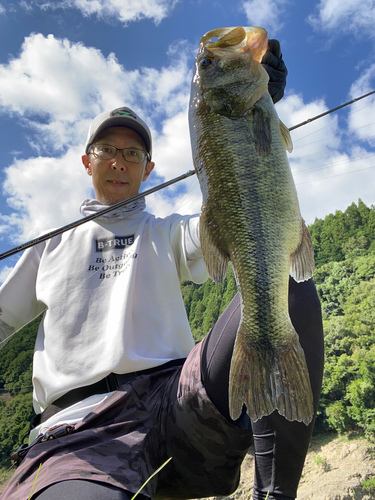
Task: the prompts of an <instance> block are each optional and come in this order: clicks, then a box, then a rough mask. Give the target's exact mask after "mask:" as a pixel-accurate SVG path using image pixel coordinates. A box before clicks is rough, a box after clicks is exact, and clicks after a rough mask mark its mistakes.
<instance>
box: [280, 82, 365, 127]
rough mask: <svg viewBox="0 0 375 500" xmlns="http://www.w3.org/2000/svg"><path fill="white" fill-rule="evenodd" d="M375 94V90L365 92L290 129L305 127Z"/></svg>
mask: <svg viewBox="0 0 375 500" xmlns="http://www.w3.org/2000/svg"><path fill="white" fill-rule="evenodd" d="M372 94H375V90H372V91H371V92H369V93H368V94H364V95H362V96H360V97H356V98H355V99H352V100H351V101H349V102H346V103H345V104H341V106H337V107H336V108H333V109H330V110H329V111H326V112H324V113H321V114H320V115H317V116H314V117H313V118H309V119H308V120H305V121H304V122H302V123H299V124H298V125H294V126H293V127H290V129H289V131H292V130H295V129H296V128H299V127H303V125H307V124H308V123H311V122H313V121H314V120H317V119H318V118H322V117H323V116H326V115H329V114H331V113H333V112H334V111H337V110H339V109H341V108H344V107H345V106H349V104H353V103H354V102H357V101H360V100H361V99H364V98H365V97H368V96H369V95H372Z"/></svg>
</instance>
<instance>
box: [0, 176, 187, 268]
mask: <svg viewBox="0 0 375 500" xmlns="http://www.w3.org/2000/svg"><path fill="white" fill-rule="evenodd" d="M194 174H195V170H189V171H188V172H186V173H185V174H182V175H180V176H178V177H175V178H174V179H171V180H170V181H167V182H164V183H163V184H159V185H158V186H155V187H153V188H151V189H148V190H147V191H143V192H142V193H139V194H136V195H135V196H132V197H131V198H128V199H127V200H123V201H120V202H119V203H116V204H115V205H111V206H110V207H107V208H104V209H103V210H100V211H99V212H97V213H95V214H91V215H88V216H87V217H84V218H82V219H78V220H76V221H74V222H71V223H70V224H67V225H66V226H62V227H60V228H58V229H55V230H53V231H50V232H49V233H46V234H43V235H41V236H38V237H37V238H34V239H33V240H30V241H28V242H26V243H23V244H22V245H19V246H18V247H15V248H12V249H10V250H8V251H6V252H4V253H2V254H0V260H3V259H6V258H7V257H10V256H11V255H14V254H16V253H18V252H22V250H26V248H30V247H32V246H34V245H37V244H38V243H42V242H43V241H46V240H49V239H50V238H53V237H54V236H57V235H59V234H62V233H65V231H69V229H73V228H75V227H78V226H81V225H82V224H85V223H86V222H89V221H90V220H93V219H96V218H97V217H100V216H101V215H104V214H107V213H108V212H112V210H116V209H118V208H123V207H125V206H126V205H130V203H134V202H135V201H137V200H139V199H141V198H143V197H144V196H148V195H149V194H152V193H156V191H159V190H161V189H164V188H166V187H168V186H171V185H172V184H175V183H176V182H179V181H182V180H183V179H187V178H188V177H191V176H192V175H194Z"/></svg>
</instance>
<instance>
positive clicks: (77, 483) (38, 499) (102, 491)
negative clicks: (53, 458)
mask: <svg viewBox="0 0 375 500" xmlns="http://www.w3.org/2000/svg"><path fill="white" fill-rule="evenodd" d="M133 496H134V495H133V494H132V493H129V492H127V491H125V490H121V489H120V488H116V487H115V486H111V485H109V484H105V483H99V482H97V481H87V480H84V479H73V480H71V481H61V482H60V483H55V484H53V485H52V486H49V487H48V488H46V489H45V490H43V491H42V492H41V493H38V494H37V495H36V496H33V500H34V499H35V500H72V499H74V498H79V500H131V498H132V497H133ZM137 498H139V500H144V499H146V498H148V497H144V496H143V495H137Z"/></svg>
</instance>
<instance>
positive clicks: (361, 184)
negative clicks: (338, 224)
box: [277, 94, 375, 224]
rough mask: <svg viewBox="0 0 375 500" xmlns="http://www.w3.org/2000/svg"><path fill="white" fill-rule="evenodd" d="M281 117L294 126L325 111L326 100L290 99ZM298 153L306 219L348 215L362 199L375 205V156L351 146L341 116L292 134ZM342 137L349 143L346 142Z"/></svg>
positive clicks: (294, 160)
mask: <svg viewBox="0 0 375 500" xmlns="http://www.w3.org/2000/svg"><path fill="white" fill-rule="evenodd" d="M277 109H278V112H279V116H280V118H281V119H282V120H283V121H284V123H285V124H286V125H287V126H288V127H291V126H293V125H296V124H299V123H302V122H304V121H305V120H307V119H309V118H312V117H314V116H317V115H319V114H321V113H324V112H325V111H327V109H328V108H327V106H326V105H325V103H324V101H323V100H318V101H314V102H311V103H308V104H305V103H304V101H303V98H302V96H299V95H294V94H292V95H288V96H287V97H286V98H284V99H283V100H282V101H280V103H278V105H277ZM291 135H292V139H293V143H294V150H293V152H292V154H291V155H290V156H289V161H290V165H291V168H292V171H293V175H294V180H295V183H296V187H297V192H298V198H299V202H300V207H301V213H302V216H303V217H304V218H305V219H306V221H307V222H308V223H309V224H310V223H312V222H313V221H314V219H315V217H318V218H324V217H325V215H327V214H328V213H334V212H335V211H336V210H342V211H344V210H345V209H346V208H347V207H348V206H349V205H350V204H351V203H352V202H353V201H357V200H358V198H361V199H362V200H363V201H364V202H365V203H366V204H367V205H371V204H372V203H373V200H374V197H373V193H374V191H375V176H374V169H373V170H371V168H369V167H372V166H374V165H375V156H371V151H367V150H365V149H364V148H359V147H358V146H356V145H354V144H353V145H352V143H351V141H350V136H351V131H350V129H349V130H345V129H344V130H343V129H341V128H340V126H339V121H338V115H337V114H331V115H327V116H325V117H323V118H320V119H319V120H316V121H313V122H311V123H309V124H308V125H306V126H303V127H301V128H298V129H296V130H295V131H292V132H291ZM343 137H344V138H345V140H343Z"/></svg>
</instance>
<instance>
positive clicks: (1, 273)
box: [0, 266, 13, 284]
mask: <svg viewBox="0 0 375 500" xmlns="http://www.w3.org/2000/svg"><path fill="white" fill-rule="evenodd" d="M12 271H13V267H9V266H4V267H3V268H2V269H1V270H0V284H1V283H4V281H5V280H6V279H7V277H8V276H9V274H10V273H11V272H12Z"/></svg>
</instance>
